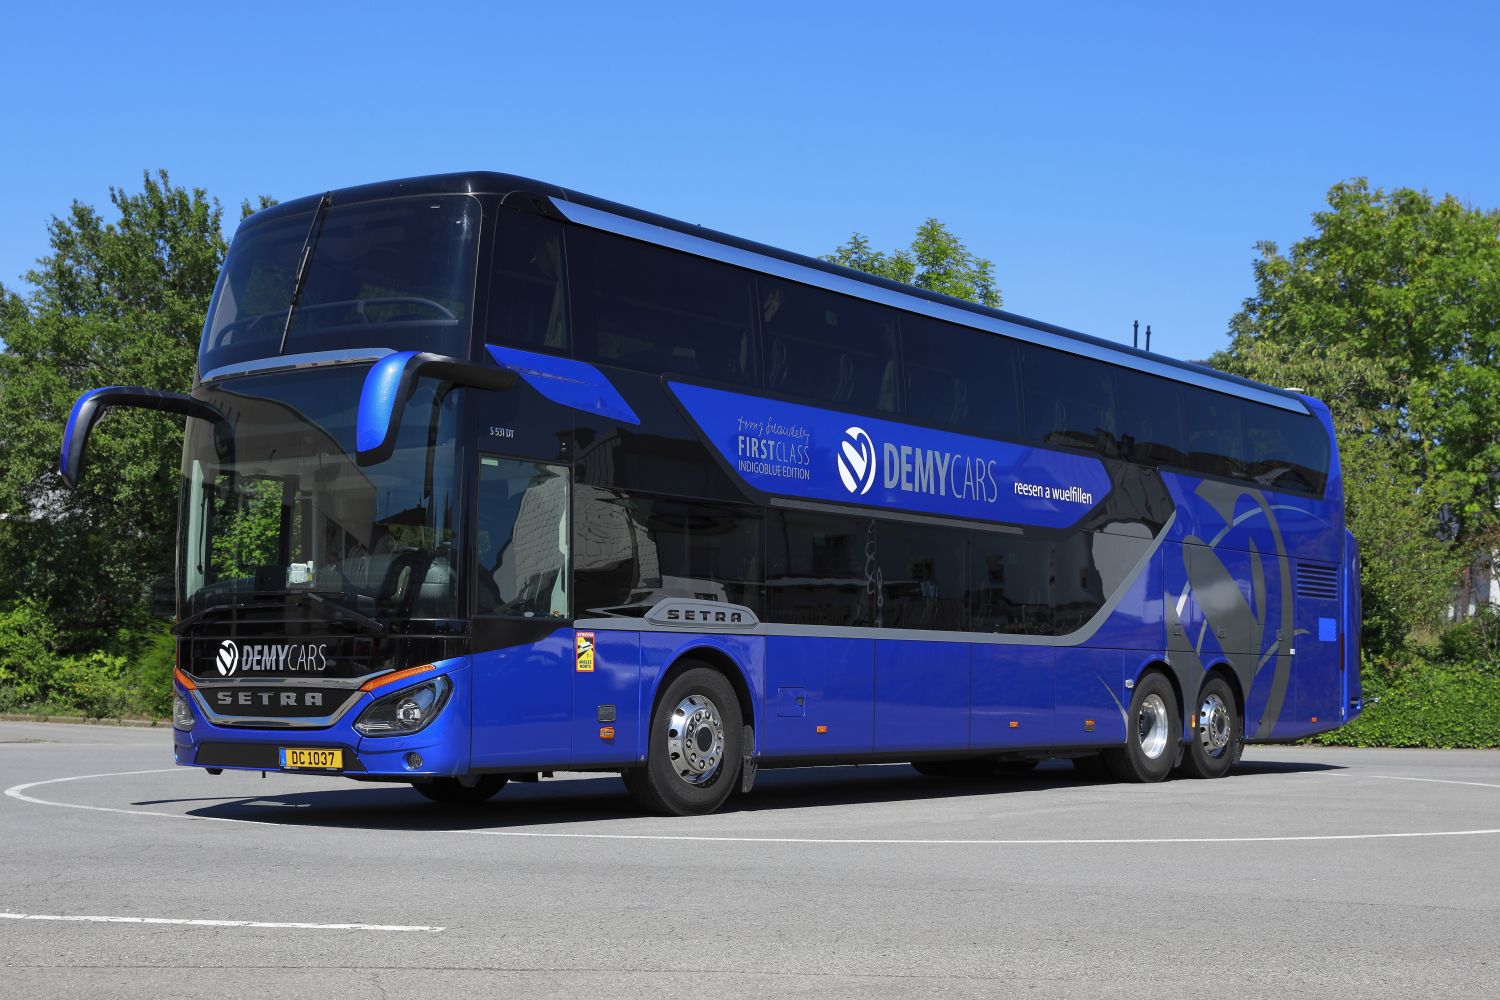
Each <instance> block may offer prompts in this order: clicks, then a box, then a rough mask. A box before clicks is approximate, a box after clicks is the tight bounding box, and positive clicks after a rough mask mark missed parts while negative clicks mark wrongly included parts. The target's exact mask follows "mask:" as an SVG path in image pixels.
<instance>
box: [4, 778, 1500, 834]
mask: <svg viewBox="0 0 1500 1000" xmlns="http://www.w3.org/2000/svg"><path fill="white" fill-rule="evenodd" d="M168 773H192V772H191V770H190V769H187V768H180V767H164V768H151V769H148V770H144V771H114V772H111V773H108V774H77V775H72V776H70V777H66V778H48V779H47V780H45V781H31V782H27V783H25V784H20V785H13V786H11V787H10V788H7V789H6V790H5V794H6V795H7V796H9V797H10V798H13V799H17V800H19V801H21V802H29V803H31V804H33V805H39V806H55V807H57V808H61V809H83V810H87V811H89V812H104V813H119V814H121V815H125V816H154V817H161V818H164V819H182V820H195V821H199V822H208V823H244V824H246V825H249V826H274V827H278V828H283V827H284V826H285V824H282V823H273V822H269V821H266V820H254V819H238V818H235V817H231V816H194V815H192V814H190V813H168V812H156V811H154V810H149V809H121V808H118V807H115V806H91V805H84V804H82V803H78V802H56V801H53V800H51V799H41V798H37V797H36V796H33V795H28V794H26V793H27V792H28V791H29V790H30V789H33V788H42V787H44V786H46V785H58V784H63V783H64V782H71V781H89V780H92V779H95V778H124V777H130V776H132V775H138V774H168ZM1363 777H1369V778H1378V779H1382V780H1388V781H1423V782H1430V783H1433V784H1440V785H1467V786H1470V787H1477V788H1494V789H1500V785H1494V784H1487V783H1485V782H1480V781H1454V780H1451V779H1446V778H1415V777H1406V776H1401V775H1393V774H1372V775H1363ZM428 832H431V833H447V834H455V835H470V836H481V837H513V838H518V839H528V840H636V841H665V842H671V843H710V844H714V843H722V844H796V845H798V846H817V845H826V846H830V847H838V846H855V845H861V846H892V847H899V846H913V847H1047V846H1079V845H1132V844H1135V845H1150V844H1283V843H1317V842H1321V841H1338V840H1412V839H1422V838H1431V837H1484V836H1494V835H1496V834H1500V828H1495V829H1483V830H1418V831H1409V832H1403V831H1397V832H1385V833H1329V834H1289V835H1285V836H1274V837H1076V838H1073V837H1066V838H1056V837H1054V838H1035V839H1031V838H1022V839H949V838H897V837H890V838H886V837H735V836H721V837H714V836H703V835H698V834H668V833H576V832H549V831H538V830H432V831H428Z"/></svg>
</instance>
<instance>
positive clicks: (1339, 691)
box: [1292, 559, 1346, 730]
mask: <svg viewBox="0 0 1500 1000" xmlns="http://www.w3.org/2000/svg"><path fill="white" fill-rule="evenodd" d="M1292 575H1293V577H1294V579H1295V583H1294V586H1295V587H1296V611H1295V617H1294V619H1293V620H1294V621H1295V622H1296V631H1295V637H1296V638H1295V642H1296V649H1297V653H1296V655H1295V656H1293V657H1292V677H1293V688H1294V689H1295V691H1296V706H1297V723H1298V729H1302V730H1305V729H1307V728H1309V727H1310V726H1313V725H1316V726H1319V727H1326V726H1327V725H1328V724H1329V723H1333V724H1337V723H1338V722H1341V721H1343V719H1344V718H1345V714H1346V713H1345V712H1344V706H1345V704H1346V702H1345V698H1344V685H1345V678H1344V672H1345V669H1344V661H1343V649H1344V641H1343V640H1344V639H1345V636H1344V631H1345V624H1344V621H1343V618H1344V614H1343V607H1342V603H1341V600H1340V598H1341V594H1340V590H1341V588H1340V586H1339V584H1340V580H1339V577H1340V576H1341V575H1342V574H1341V573H1340V571H1339V567H1338V566H1335V565H1333V564H1331V563H1322V562H1313V561H1309V560H1306V559H1297V560H1295V561H1294V565H1293V567H1292Z"/></svg>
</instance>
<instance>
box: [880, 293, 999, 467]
mask: <svg viewBox="0 0 1500 1000" xmlns="http://www.w3.org/2000/svg"><path fill="white" fill-rule="evenodd" d="M1017 355H1018V351H1017V345H1016V343H1015V341H1012V340H1007V339H1006V338H1004V337H999V336H996V335H994V334H989V333H981V332H979V331H977V330H969V329H965V328H964V327H961V326H954V325H953V324H951V323H942V322H939V321H937V320H933V319H926V318H924V317H921V316H908V315H903V316H902V317H901V356H902V357H903V358H904V359H905V366H906V412H907V413H908V414H910V415H911V416H912V417H913V418H915V419H917V420H923V421H926V422H927V423H931V424H937V425H938V426H940V427H948V428H951V429H953V430H956V431H962V432H964V433H966V434H977V435H981V436H984V437H1002V438H1015V437H1019V436H1020V435H1021V429H1020V407H1019V405H1018V404H1019V399H1018V397H1017V392H1016V363H1017Z"/></svg>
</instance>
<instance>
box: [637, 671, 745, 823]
mask: <svg viewBox="0 0 1500 1000" xmlns="http://www.w3.org/2000/svg"><path fill="white" fill-rule="evenodd" d="M743 736H744V722H743V719H742V717H741V713H740V700H739V696H738V695H736V694H735V692H734V688H733V686H731V685H730V683H729V679H728V678H726V677H725V676H724V675H723V674H721V673H719V672H718V671H717V670H711V669H709V668H707V667H694V668H692V669H691V670H688V671H685V672H684V673H682V674H679V675H678V676H677V677H676V678H675V679H674V680H673V681H672V683H670V684H668V685H667V689H666V690H665V691H663V692H662V695H661V698H660V699H658V701H657V704H656V710H655V711H654V712H652V713H651V725H650V728H649V729H648V730H647V744H646V746H647V749H646V763H645V766H643V767H637V768H633V769H631V770H629V771H626V772H625V773H624V774H622V775H621V777H622V778H623V779H624V780H625V787H626V788H627V789H629V791H630V794H631V795H632V796H633V797H634V798H635V800H636V801H637V802H638V803H640V804H641V805H642V806H643V807H645V808H646V809H647V810H648V811H650V812H654V813H658V814H660V815H663V816H702V815H705V814H707V813H711V812H713V811H714V810H715V809H717V808H719V807H720V806H721V805H723V804H724V800H725V799H727V798H729V795H730V793H731V792H732V791H734V788H735V785H736V784H737V783H738V779H739V770H740V758H741V748H740V743H741V742H742V740H743Z"/></svg>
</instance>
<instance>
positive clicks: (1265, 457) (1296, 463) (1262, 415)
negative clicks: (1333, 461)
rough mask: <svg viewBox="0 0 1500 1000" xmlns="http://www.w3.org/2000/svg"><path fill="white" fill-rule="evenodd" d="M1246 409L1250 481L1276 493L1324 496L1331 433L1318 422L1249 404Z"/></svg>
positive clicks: (1312, 418)
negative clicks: (1318, 494)
mask: <svg viewBox="0 0 1500 1000" xmlns="http://www.w3.org/2000/svg"><path fill="white" fill-rule="evenodd" d="M1244 408H1245V414H1244V419H1245V429H1246V434H1247V441H1248V444H1249V452H1248V454H1247V455H1246V456H1245V459H1246V461H1247V462H1248V464H1249V466H1250V478H1251V479H1253V480H1255V481H1256V482H1257V483H1261V484H1263V485H1265V486H1269V487H1271V488H1273V489H1291V490H1301V491H1303V492H1309V493H1321V492H1322V490H1323V486H1324V483H1325V481H1326V479H1327V471H1326V470H1327V469H1328V433H1327V431H1325V430H1324V429H1323V425H1322V424H1321V423H1319V422H1318V420H1317V418H1315V417H1312V416H1304V415H1302V414H1299V413H1289V412H1287V411H1286V410H1278V409H1275V408H1273V407H1270V406H1260V405H1257V404H1255V403H1248V402H1247V403H1245V404H1244Z"/></svg>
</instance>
